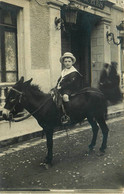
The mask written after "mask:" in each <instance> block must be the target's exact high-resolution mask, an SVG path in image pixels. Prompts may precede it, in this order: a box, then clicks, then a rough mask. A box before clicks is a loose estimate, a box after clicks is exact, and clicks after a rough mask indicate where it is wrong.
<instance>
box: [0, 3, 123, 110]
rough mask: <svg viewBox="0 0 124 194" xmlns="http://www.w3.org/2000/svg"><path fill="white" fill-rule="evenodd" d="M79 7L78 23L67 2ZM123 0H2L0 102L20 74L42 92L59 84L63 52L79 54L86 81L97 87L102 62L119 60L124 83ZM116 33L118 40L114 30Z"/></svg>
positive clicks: (0, 103)
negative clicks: (71, 16)
mask: <svg viewBox="0 0 124 194" xmlns="http://www.w3.org/2000/svg"><path fill="white" fill-rule="evenodd" d="M70 2H71V3H73V4H74V5H75V7H76V8H77V19H76V23H75V24H72V23H68V22H67V21H66V20H65V7H66V6H68V5H69V3H70ZM123 12H124V1H123V0H103V1H101V0H92V1H91V0H89V1H88V0H74V1H69V0H21V1H20V0H2V1H0V107H1V108H2V107H3V105H4V101H5V95H6V88H7V87H11V86H12V85H13V84H14V83H15V82H16V81H17V80H18V79H19V78H20V77H21V76H24V78H25V80H28V79H30V78H31V77H32V78H33V83H34V84H38V85H39V86H40V87H41V89H42V90H43V91H44V92H48V91H49V90H50V89H51V88H52V87H54V86H55V85H56V81H57V79H58V77H59V76H60V72H61V69H62V66H61V64H60V62H59V58H60V56H61V55H62V54H63V53H64V52H67V51H69V52H72V53H73V54H74V55H75V57H76V58H77V62H76V68H77V69H78V70H79V71H80V73H81V74H82V75H83V84H84V86H93V87H97V84H98V80H99V75H100V71H101V69H102V67H103V63H105V62H107V63H110V62H111V61H117V62H118V72H119V74H120V77H121V86H123V79H124V78H123V76H124V43H123V41H122V42H121V44H118V43H119V39H118V38H117V37H118V36H120V33H121V36H124V34H123V31H122V30H121V31H119V30H117V28H116V26H119V24H120V23H121V22H122V21H124V17H123V14H124V13H123ZM109 33H113V34H114V37H115V38H114V41H115V43H117V44H114V42H113V39H112V36H111V37H109V36H107V34H109Z"/></svg>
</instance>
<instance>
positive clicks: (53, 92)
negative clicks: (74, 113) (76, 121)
mask: <svg viewBox="0 0 124 194" xmlns="http://www.w3.org/2000/svg"><path fill="white" fill-rule="evenodd" d="M50 93H51V96H52V98H53V101H54V102H55V104H56V106H57V108H58V110H59V112H60V114H61V115H62V116H61V123H62V124H64V125H65V124H67V123H69V122H70V117H69V116H68V115H67V113H66V110H65V107H64V104H63V98H62V95H61V94H60V92H59V91H58V90H57V89H56V88H53V89H52V90H51V91H50Z"/></svg>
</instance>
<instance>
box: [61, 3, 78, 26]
mask: <svg viewBox="0 0 124 194" xmlns="http://www.w3.org/2000/svg"><path fill="white" fill-rule="evenodd" d="M64 11H65V21H66V23H69V24H76V21H77V13H78V8H77V7H76V6H75V1H74V0H70V3H69V4H68V5H66V6H65V9H64Z"/></svg>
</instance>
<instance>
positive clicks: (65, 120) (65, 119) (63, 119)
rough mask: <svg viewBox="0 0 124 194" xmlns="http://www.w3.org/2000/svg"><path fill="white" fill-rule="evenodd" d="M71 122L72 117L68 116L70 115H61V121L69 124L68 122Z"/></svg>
mask: <svg viewBox="0 0 124 194" xmlns="http://www.w3.org/2000/svg"><path fill="white" fill-rule="evenodd" d="M69 122H70V117H69V116H68V115H63V116H62V117H61V123H62V124H67V123H69Z"/></svg>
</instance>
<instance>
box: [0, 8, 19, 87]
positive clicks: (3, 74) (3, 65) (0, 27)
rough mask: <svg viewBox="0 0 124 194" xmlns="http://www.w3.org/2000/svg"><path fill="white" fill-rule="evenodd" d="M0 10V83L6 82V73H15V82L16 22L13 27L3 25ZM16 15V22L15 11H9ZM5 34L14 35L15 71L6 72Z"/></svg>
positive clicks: (11, 25)
mask: <svg viewBox="0 0 124 194" xmlns="http://www.w3.org/2000/svg"><path fill="white" fill-rule="evenodd" d="M0 9H1V14H0V17H1V18H0V31H1V35H0V39H1V51H0V52H1V59H0V60H1V69H0V74H1V81H0V83H3V82H8V81H7V80H6V74H7V73H15V75H16V81H18V49H17V22H16V24H15V25H13V24H7V23H4V21H3V14H2V13H3V12H4V11H5V9H2V8H1V7H0ZM6 11H10V10H9V9H6ZM12 12H13V13H14V14H16V20H17V10H16V13H15V10H12V9H11V13H12ZM5 32H13V33H14V34H15V57H16V58H15V60H16V70H13V71H11V70H6V59H5V56H6V53H5Z"/></svg>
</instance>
